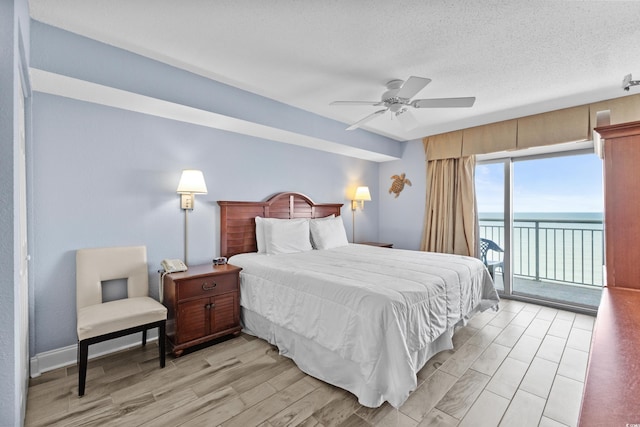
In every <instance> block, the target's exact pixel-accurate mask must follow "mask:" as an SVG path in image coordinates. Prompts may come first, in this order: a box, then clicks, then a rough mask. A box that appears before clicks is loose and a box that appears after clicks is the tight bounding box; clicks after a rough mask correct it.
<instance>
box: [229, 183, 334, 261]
mask: <svg viewBox="0 0 640 427" xmlns="http://www.w3.org/2000/svg"><path fill="white" fill-rule="evenodd" d="M218 205H220V255H222V256H224V257H230V256H233V255H236V254H242V253H245V252H257V250H258V245H257V243H256V222H255V217H257V216H261V217H263V218H283V219H292V218H322V217H324V216H328V215H331V214H334V215H336V216H338V215H340V208H341V207H342V203H322V204H317V203H314V202H313V200H311V199H310V198H309V197H307V196H305V195H304V194H300V193H291V192H287V193H277V194H274V195H273V196H271V197H269V198H268V199H267V200H266V201H264V202H229V201H223V200H219V201H218Z"/></svg>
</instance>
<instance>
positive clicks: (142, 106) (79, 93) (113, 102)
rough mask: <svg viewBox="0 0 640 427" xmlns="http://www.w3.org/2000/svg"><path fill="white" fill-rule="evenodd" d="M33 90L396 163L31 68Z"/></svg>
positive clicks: (386, 157) (358, 150)
mask: <svg viewBox="0 0 640 427" xmlns="http://www.w3.org/2000/svg"><path fill="white" fill-rule="evenodd" d="M29 71H30V75H31V81H32V85H33V90H34V91H37V92H42V93H48V94H51V95H58V96H63V97H66V98H71V99H76V100H80V101H86V102H91V103H94V104H100V105H106V106H109V107H115V108H120V109H123V110H128V111H135V112H138V113H143V114H150V115H153V116H156V117H163V118H166V119H172V120H178V121H181V122H185V123H192V124H196V125H200V126H206V127H209V128H213V129H219V130H225V131H228V132H234V133H238V134H242V135H248V136H253V137H256V138H263V139H268V140H271V141H277V142H282V143H285V144H291V145H298V146H301V147H306V148H311V149H315V150H320V151H326V152H329V153H334V154H340V155H343V156H348V157H355V158H358V159H362V160H369V161H372V162H387V161H390V160H398V158H397V157H393V156H389V155H387V154H382V153H377V152H374V151H369V150H364V149H361V148H356V147H351V146H348V145H344V144H341V143H337V142H333V141H328V140H326V139H321V138H315V137H312V136H308V135H304V134H300V133H295V132H290V131H287V130H283V129H278V128H274V127H270V126H265V125H261V124H258V123H253V122H249V121H246V120H241V119H237V118H234V117H229V116H225V115H222V114H218V113H213V112H211V111H206V110H201V109H198V108H193V107H189V106H186V105H182V104H177V103H174V102H169V101H164V100H161V99H157V98H152V97H149V96H145V95H140V94H137V93H133V92H128V91H124V90H121V89H116V88H113V87H109V86H104V85H100V84H96V83H92V82H88V81H86V80H80V79H75V78H73V77H68V76H64V75H61V74H56V73H52V72H49V71H44V70H40V69H37V68H30V70H29Z"/></svg>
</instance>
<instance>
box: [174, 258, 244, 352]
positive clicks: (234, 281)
mask: <svg viewBox="0 0 640 427" xmlns="http://www.w3.org/2000/svg"><path fill="white" fill-rule="evenodd" d="M240 270H242V268H240V267H236V266H234V265H231V264H225V265H212V264H205V265H195V266H191V267H189V269H188V270H187V271H183V272H180V273H170V274H167V275H166V276H164V281H163V290H164V298H163V304H164V305H165V306H166V307H167V310H168V313H167V342H168V344H169V347H170V349H171V351H172V352H173V354H174V356H176V357H180V356H181V355H182V352H183V351H184V350H185V349H186V348H189V347H191V346H194V345H197V344H202V343H204V342H207V341H211V340H213V339H215V338H219V337H222V336H225V335H230V334H234V335H236V336H237V335H239V334H240V330H241V329H242V327H241V326H240Z"/></svg>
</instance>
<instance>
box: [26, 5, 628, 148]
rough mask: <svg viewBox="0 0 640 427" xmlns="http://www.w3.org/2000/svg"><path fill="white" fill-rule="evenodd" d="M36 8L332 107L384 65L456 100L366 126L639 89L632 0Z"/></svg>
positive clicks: (443, 123) (396, 131) (314, 108)
mask: <svg viewBox="0 0 640 427" xmlns="http://www.w3.org/2000/svg"><path fill="white" fill-rule="evenodd" d="M30 9H31V16H32V18H34V19H36V20H38V21H41V22H44V23H47V24H50V25H54V26H57V27H60V28H63V29H66V30H69V31H72V32H75V33H78V34H82V35H85V36H87V37H90V38H93V39H96V40H100V41H103V42H105V43H108V44H111V45H114V46H118V47H121V48H123V49H127V50H129V51H132V52H136V53H138V54H141V55H145V56H147V57H150V58H154V59H156V60H159V61H163V62H165V63H168V64H171V65H174V66H177V67H180V68H183V69H186V70H189V71H192V72H194V73H197V74H200V75H203V76H206V77H209V78H212V79H215V80H218V81H221V82H224V83H227V84H230V85H233V86H236V87H239V88H242V89H245V90H248V91H251V92H254V93H257V94H260V95H263V96H266V97H269V98H273V99H276V100H278V101H281V102H284V103H287V104H290V105H293V106H296V107H299V108H302V109H304V110H308V111H311V112H313V113H316V114H319V115H322V116H326V117H329V118H332V119H335V120H339V121H341V122H344V123H345V128H346V127H347V125H349V124H351V123H353V122H356V121H358V120H359V119H361V118H363V117H364V116H366V115H368V114H370V113H373V112H374V111H376V110H378V109H379V108H380V107H372V106H366V105H361V106H330V105H329V103H330V102H332V101H335V100H365V101H377V100H379V99H380V96H381V94H382V93H383V92H384V91H385V83H386V82H387V81H389V80H392V79H403V80H406V79H407V78H408V77H409V76H412V75H415V76H421V77H428V78H430V79H432V82H431V84H429V85H428V86H427V87H426V88H424V89H423V90H422V91H420V92H419V93H418V94H417V95H416V97H414V98H441V97H465V96H475V97H476V103H475V105H474V106H473V107H471V108H465V109H420V110H416V109H414V110H412V113H413V115H414V116H415V117H416V119H417V121H418V123H419V125H418V126H417V127H416V128H414V129H412V130H406V129H405V128H403V126H401V124H400V123H399V122H398V121H397V119H395V118H393V116H392V115H391V114H390V113H386V114H383V115H381V116H378V117H376V118H375V119H373V120H372V121H370V122H368V123H367V124H366V125H364V126H363V128H364V129H367V130H369V131H371V132H375V133H379V134H382V135H385V136H389V137H391V138H395V139H397V140H401V141H404V140H410V139H415V138H420V137H423V136H425V135H430V134H435V133H440V132H445V131H449V130H453V129H459V128H464V127H469V126H475V125H479V124H484V123H489V122H493V121H498V120H504V119H509V118H513V117H518V116H522V115H528V114H534V113H539V112H543V111H548V110H553V109H557V108H564V107H569V106H573V105H578V104H583V103H587V102H591V101H597V100H602V99H607V98H616V97H620V96H624V95H627V94H634V93H639V92H640V87H632V88H631V91H630V92H624V91H623V90H622V88H621V83H622V79H623V77H624V76H625V75H626V74H629V73H633V78H634V79H639V78H640V25H639V23H638V19H639V18H640V2H638V1H479V0H477V1H455V2H452V1H425V0H404V1H402V2H393V1H388V0H367V1H365V0H349V1H345V0H322V1H316V0H269V1H264V0H246V1H242V0H237V1H221V0H215V1H214V0H209V1H207V0H181V1H168V0H135V1H133V0H30Z"/></svg>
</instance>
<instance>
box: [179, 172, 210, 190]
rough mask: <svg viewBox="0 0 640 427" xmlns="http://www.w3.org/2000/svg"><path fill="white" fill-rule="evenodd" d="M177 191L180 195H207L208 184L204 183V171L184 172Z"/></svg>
mask: <svg viewBox="0 0 640 427" xmlns="http://www.w3.org/2000/svg"><path fill="white" fill-rule="evenodd" d="M176 191H177V192H178V193H179V194H189V193H192V194H207V184H206V183H205V182H204V175H203V174H202V171H199V170H195V169H185V170H183V171H182V176H181V177H180V183H178V189H177V190H176Z"/></svg>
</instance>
